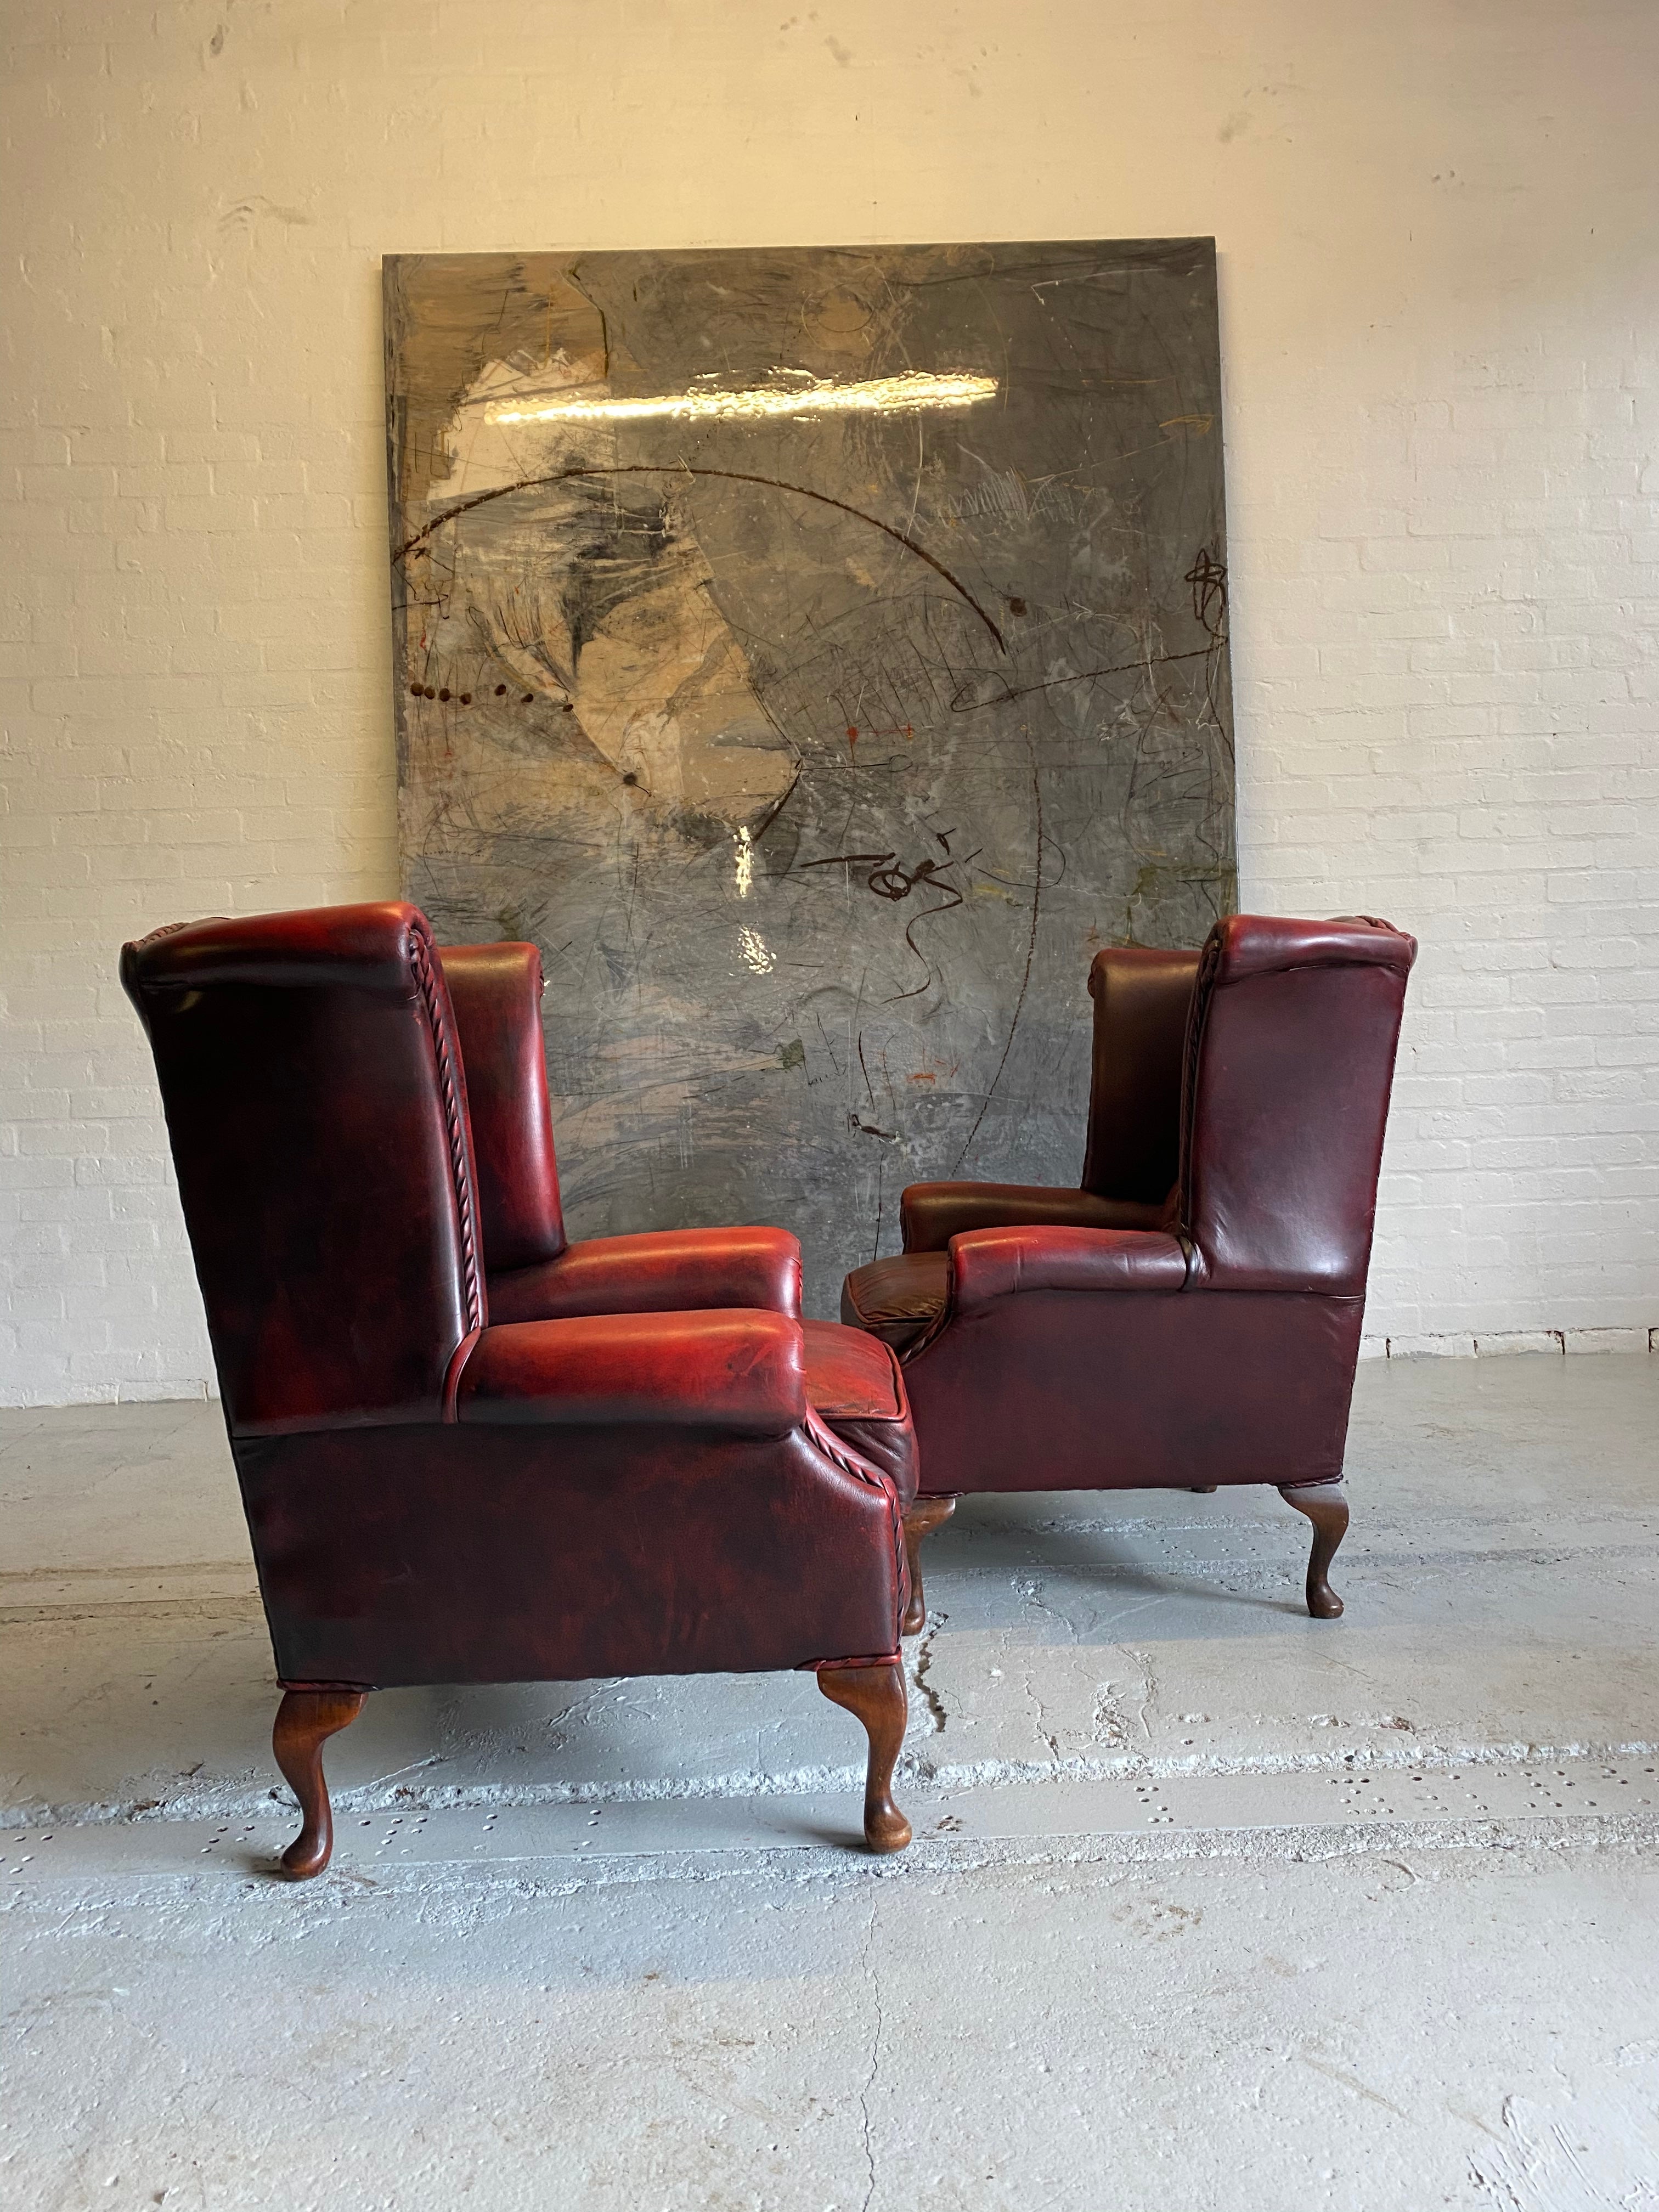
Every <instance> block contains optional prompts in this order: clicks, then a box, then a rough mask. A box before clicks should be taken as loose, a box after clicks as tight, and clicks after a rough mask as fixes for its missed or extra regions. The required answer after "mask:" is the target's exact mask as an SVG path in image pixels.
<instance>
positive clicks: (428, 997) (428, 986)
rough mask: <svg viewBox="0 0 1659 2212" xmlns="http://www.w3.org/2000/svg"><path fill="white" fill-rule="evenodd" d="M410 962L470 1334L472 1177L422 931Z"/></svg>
mask: <svg viewBox="0 0 1659 2212" xmlns="http://www.w3.org/2000/svg"><path fill="white" fill-rule="evenodd" d="M409 951H410V964H411V966H412V967H413V968H414V970H415V980H416V982H417V983H418V984H419V985H420V987H421V998H422V1002H423V1003H424V1005H425V1007H426V1018H427V1020H428V1022H429V1023H430V1024H431V1025H432V1048H433V1051H434V1053H435V1054H436V1056H437V1061H438V1088H439V1091H441V1094H442V1097H443V1102H444V1122H445V1126H446V1127H447V1131H448V1133H449V1164H450V1172H451V1174H452V1176H453V1179H454V1183H455V1207H456V1211H457V1212H458V1213H459V1216H460V1223H461V1276H462V1280H463V1282H464V1284H465V1289H466V1325H467V1329H468V1331H469V1333H476V1332H477V1330H479V1329H481V1328H483V1285H482V1284H481V1282H480V1280H479V1276H478V1243H477V1231H476V1229H475V1227H474V1225H473V1219H472V1178H471V1176H470V1175H469V1174H468V1173H467V1167H466V1132H465V1129H464V1128H463V1127H462V1126H461V1104H460V1099H459V1097H458V1096H457V1093H456V1089H455V1061H454V1056H453V1054H452V1053H451V1051H450V1048H449V1024H448V1023H447V1021H446V1020H445V1019H444V1012H443V1007H442V1005H441V1001H440V1000H439V997H438V981H437V977H436V976H435V974H434V973H433V968H432V953H431V949H430V947H429V946H428V943H427V939H426V933H425V932H424V931H423V930H419V929H411V930H410V933H409Z"/></svg>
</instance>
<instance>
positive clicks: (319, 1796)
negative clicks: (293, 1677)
mask: <svg viewBox="0 0 1659 2212" xmlns="http://www.w3.org/2000/svg"><path fill="white" fill-rule="evenodd" d="M363 1697H364V1692H362V1690H346V1689H341V1688H339V1687H337V1686H333V1687H330V1688H326V1689H296V1690H284V1692H283V1702H282V1704H281V1705H278V1707H277V1708H276V1725H275V1727H274V1728H273V1729H271V1731H270V1747H271V1749H272V1751H274V1752H275V1753H276V1764H277V1765H278V1766H280V1767H281V1768H282V1770H283V1775H284V1777H285V1778H286V1779H287V1781H288V1785H289V1789H291V1790H293V1792H294V1794H295V1796H296V1797H297V1798H298V1799H299V1801H300V1814H301V1829H300V1832H299V1834H298V1835H297V1836H296V1837H295V1838H294V1841H293V1842H292V1843H291V1844H289V1847H288V1849H287V1850H285V1851H284V1852H283V1857H282V1862H281V1863H282V1870H283V1873H284V1874H285V1875H287V1876H288V1878H289V1881H310V1880H311V1877H312V1876H313V1875H318V1874H320V1873H321V1872H322V1870H323V1869H324V1868H325V1866H326V1865H327V1864H328V1861H329V1855H330V1853H331V1851H332V1850H333V1849H334V1816H333V1814H332V1813H331V1811H330V1809H329V1802H328V1784H327V1783H326V1782H325V1781H324V1779H323V1746H324V1745H325V1743H326V1742H327V1741H328V1740H329V1738H330V1736H331V1735H337V1734H338V1733H339V1731H340V1730H341V1729H343V1728H349V1727H350V1725H351V1723H352V1722H353V1721H355V1720H356V1717H357V1716H358V1714H359V1713H360V1712H362V1709H363Z"/></svg>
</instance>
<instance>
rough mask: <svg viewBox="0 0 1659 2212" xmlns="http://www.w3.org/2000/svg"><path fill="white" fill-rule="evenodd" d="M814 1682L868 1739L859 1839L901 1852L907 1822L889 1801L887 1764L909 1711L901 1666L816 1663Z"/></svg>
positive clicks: (890, 1786) (890, 1772)
mask: <svg viewBox="0 0 1659 2212" xmlns="http://www.w3.org/2000/svg"><path fill="white" fill-rule="evenodd" d="M818 1687H819V1689H821V1690H822V1691H823V1694H824V1696H825V1697H826V1698H828V1699H829V1700H830V1702H831V1704H833V1705H842V1706H844V1707H845V1708H846V1710H847V1711H848V1712H849V1713H851V1714H853V1715H854V1717H856V1718H857V1719H859V1720H861V1721H862V1722H863V1723H864V1727H865V1732H866V1735H868V1736H869V1739H870V1764H869V1766H868V1769H867V1770H866V1776H865V1784H864V1840H865V1842H866V1844H868V1845H869V1846H870V1848H871V1850H872V1851H902V1850H903V1849H904V1846H905V1845H906V1844H908V1842H909V1840H910V1823H909V1822H908V1820H906V1819H905V1817H904V1815H903V1814H902V1813H901V1812H900V1810H899V1808H898V1807H897V1806H896V1804H895V1803H894V1802H893V1766H894V1762H895V1761H896V1759H897V1758H898V1755H899V1747H900V1746H901V1745H902V1743H903V1741H904V1723H905V1721H906V1719H907V1718H908V1714H909V1705H908V1699H907V1698H906V1695H905V1689H904V1669H903V1668H902V1666H901V1665H900V1664H899V1662H898V1661H897V1660H896V1659H888V1660H884V1661H883V1662H879V1663H878V1664H877V1665H876V1666H873V1667H820V1668H818Z"/></svg>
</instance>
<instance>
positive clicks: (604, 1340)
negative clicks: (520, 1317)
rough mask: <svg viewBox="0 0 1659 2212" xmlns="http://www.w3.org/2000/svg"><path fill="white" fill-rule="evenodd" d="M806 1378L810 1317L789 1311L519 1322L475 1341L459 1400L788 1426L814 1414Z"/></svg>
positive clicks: (682, 1423)
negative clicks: (804, 1324)
mask: <svg viewBox="0 0 1659 2212" xmlns="http://www.w3.org/2000/svg"><path fill="white" fill-rule="evenodd" d="M877 1348H878V1350H881V1351H884V1350H885V1346H878V1347H877ZM806 1402H807V1401H806V1388H805V1353H804V1350H803V1346H802V1341H801V1328H800V1323H799V1322H794V1321H787V1320H786V1319H785V1318H784V1316H782V1315H781V1314H773V1313H758V1312H755V1311H752V1310H749V1309H747V1308H742V1307H738V1308H734V1309H732V1310H728V1311H726V1312H723V1313H643V1314H599V1315H584V1316H580V1317H579V1318H577V1319H574V1320H569V1321H524V1322H507V1323H505V1324H496V1325H495V1326H494V1327H491V1328H487V1329H485V1330H484V1332H483V1335H482V1336H480V1337H479V1339H478V1340H477V1344H476V1345H475V1346H473V1348H472V1352H471V1356H470V1357H469V1358H468V1360H467V1363H466V1364H465V1367H464V1368H463V1369H462V1370H461V1375H460V1381H459V1388H458V1389H457V1391H456V1396H455V1411H456V1417H457V1419H459V1420H461V1421H463V1422H477V1423H486V1422H487V1423H490V1424H494V1425H510V1424H514V1423H516V1424H519V1425H526V1424H529V1425H537V1424H547V1425H555V1424H556V1425H562V1426H572V1425H585V1426H593V1425H600V1424H604V1423H606V1422H623V1421H626V1422H634V1423H645V1424H650V1425H659V1424H663V1423H667V1424H670V1425H678V1426H679V1427H681V1428H694V1429H725V1430H728V1431H732V1432H733V1433H736V1434H742V1435H747V1436H761V1437H777V1436H781V1435H782V1434H783V1433H784V1431H786V1430H787V1429H792V1428H793V1427H795V1426H796V1425H798V1424H799V1422H801V1421H803V1420H804V1419H805V1417H806Z"/></svg>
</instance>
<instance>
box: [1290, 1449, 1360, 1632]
mask: <svg viewBox="0 0 1659 2212" xmlns="http://www.w3.org/2000/svg"><path fill="white" fill-rule="evenodd" d="M1279 1496H1280V1497H1281V1498H1283V1499H1284V1501H1285V1504H1287V1505H1294V1506H1295V1508H1296V1510H1297V1512H1298V1513H1305V1514H1306V1515H1307V1516H1308V1518H1309V1520H1310V1521H1311V1522H1313V1549H1312V1551H1311V1552H1310V1553H1309V1554H1308V1610H1309V1612H1310V1613H1312V1615H1313V1617H1314V1619H1315V1620H1337V1619H1338V1618H1339V1617H1340V1613H1341V1611H1342V1601H1341V1599H1340V1597H1339V1596H1338V1595H1337V1594H1336V1592H1335V1591H1334V1589H1332V1588H1331V1585H1330V1583H1329V1581H1328V1576H1329V1573H1330V1565H1331V1561H1332V1559H1334V1557H1335V1555H1336V1547H1337V1546H1338V1545H1339V1544H1340V1542H1341V1541H1342V1539H1343V1538H1344V1537H1345V1536H1346V1534H1347V1533H1348V1500H1347V1498H1346V1494H1345V1492H1344V1491H1343V1488H1342V1485H1341V1484H1340V1482H1310V1483H1306V1484H1304V1485H1301V1486H1293V1487H1291V1488H1290V1489H1288V1490H1287V1489H1285V1487H1284V1486H1283V1485H1281V1486H1280V1488H1279Z"/></svg>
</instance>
